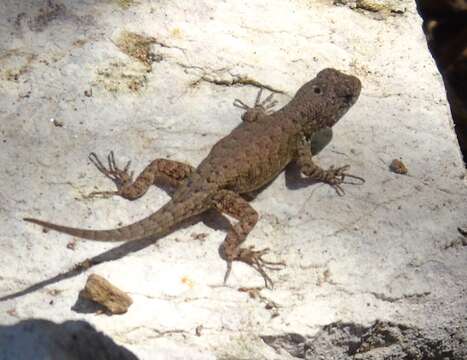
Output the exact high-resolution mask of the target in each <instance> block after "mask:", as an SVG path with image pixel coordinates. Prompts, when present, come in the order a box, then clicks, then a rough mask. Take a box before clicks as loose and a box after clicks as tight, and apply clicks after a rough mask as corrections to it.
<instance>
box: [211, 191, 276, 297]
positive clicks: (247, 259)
mask: <svg viewBox="0 0 467 360" xmlns="http://www.w3.org/2000/svg"><path fill="white" fill-rule="evenodd" d="M214 207H215V208H216V209H217V210H219V211H220V212H222V213H224V214H227V215H230V216H232V217H233V218H234V219H236V220H238V222H237V223H236V224H235V225H233V226H232V228H231V229H230V230H229V232H228V233H227V236H226V238H225V240H224V244H223V247H224V251H223V252H224V256H225V258H226V260H227V271H226V273H225V277H224V284H225V283H226V282H227V279H228V277H229V275H230V272H231V269H232V262H233V261H242V262H244V263H246V264H248V265H250V266H251V267H253V268H254V269H255V270H256V271H258V272H259V273H260V274H261V276H262V277H263V279H264V284H265V286H266V287H267V288H272V286H273V283H272V280H271V278H270V277H269V276H268V275H267V274H266V272H265V270H264V269H269V270H279V269H280V268H281V267H283V266H285V264H284V263H283V262H270V261H266V260H264V259H263V256H264V255H265V254H267V253H268V252H269V249H268V248H266V249H263V250H254V247H253V246H250V247H248V248H241V247H240V245H241V244H242V243H243V242H244V241H245V239H246V237H247V235H248V233H249V232H250V231H251V230H252V229H253V227H254V226H255V224H256V222H257V221H258V213H257V212H256V210H255V209H253V208H252V207H251V205H250V204H248V202H247V201H246V200H245V199H243V198H242V197H241V196H240V195H238V194H236V193H234V192H233V191H229V190H222V191H220V192H219V193H218V194H217V195H216V196H215V197H214Z"/></svg>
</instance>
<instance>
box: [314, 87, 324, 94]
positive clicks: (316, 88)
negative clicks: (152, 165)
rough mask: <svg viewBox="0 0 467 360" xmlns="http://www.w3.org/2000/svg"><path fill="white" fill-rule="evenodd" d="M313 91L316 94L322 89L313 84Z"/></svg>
mask: <svg viewBox="0 0 467 360" xmlns="http://www.w3.org/2000/svg"><path fill="white" fill-rule="evenodd" d="M313 92H314V93H315V94H317V95H321V93H322V90H321V88H320V87H319V86H314V87H313Z"/></svg>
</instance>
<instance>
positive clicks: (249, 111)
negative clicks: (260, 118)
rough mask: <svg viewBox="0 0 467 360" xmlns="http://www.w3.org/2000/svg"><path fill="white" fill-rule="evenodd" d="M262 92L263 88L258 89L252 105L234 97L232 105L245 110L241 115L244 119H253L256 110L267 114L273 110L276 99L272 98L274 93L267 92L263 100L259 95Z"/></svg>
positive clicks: (250, 120) (254, 118)
mask: <svg viewBox="0 0 467 360" xmlns="http://www.w3.org/2000/svg"><path fill="white" fill-rule="evenodd" d="M262 94H263V88H261V89H260V90H259V91H258V95H256V100H255V104H254V106H253V107H250V106H248V105H246V104H245V103H244V102H243V101H241V100H239V99H235V100H234V102H233V105H234V106H235V107H238V108H240V109H243V110H245V111H246V112H245V113H244V114H243V115H242V119H243V120H244V121H248V122H252V121H255V120H256V118H257V116H256V112H259V113H260V114H265V115H269V114H271V113H272V112H273V108H274V106H276V105H277V101H276V100H273V96H274V94H273V93H271V94H269V95H268V96H267V97H266V98H265V99H264V100H263V101H261V95H262Z"/></svg>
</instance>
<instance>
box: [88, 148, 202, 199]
mask: <svg viewBox="0 0 467 360" xmlns="http://www.w3.org/2000/svg"><path fill="white" fill-rule="evenodd" d="M89 160H90V161H91V162H92V163H93V164H94V165H95V166H96V167H97V169H98V170H99V171H100V172H101V173H103V174H104V175H105V176H106V177H108V178H109V179H111V180H112V181H113V182H114V183H115V185H116V186H117V190H116V191H95V192H92V193H91V194H89V196H91V197H92V196H103V197H110V196H113V195H119V196H121V197H123V198H125V199H128V200H134V199H137V198H139V197H141V196H143V195H144V194H145V193H146V191H147V190H148V189H149V187H150V186H151V185H158V184H160V183H161V182H163V183H167V184H168V185H170V186H171V187H173V188H177V187H178V186H179V185H180V183H181V182H182V181H183V180H184V179H186V178H187V177H188V176H189V175H190V174H191V173H192V172H193V171H194V168H193V167H192V166H191V165H187V164H184V163H181V162H178V161H174V160H167V159H156V160H154V161H152V162H151V163H150V164H149V165H148V166H146V168H145V169H144V170H143V171H142V172H141V173H140V174H139V175H138V176H137V178H136V179H135V181H133V172H129V168H130V163H131V162H130V161H128V163H127V164H126V165H125V167H124V168H123V169H120V168H119V167H118V166H117V164H116V162H115V156H114V153H113V151H111V152H110V153H109V155H108V156H107V162H108V168H106V167H105V166H104V164H102V162H101V161H100V160H99V158H98V157H97V155H96V154H95V153H91V154H89Z"/></svg>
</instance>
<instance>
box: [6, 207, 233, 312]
mask: <svg viewBox="0 0 467 360" xmlns="http://www.w3.org/2000/svg"><path fill="white" fill-rule="evenodd" d="M200 221H201V222H203V223H204V224H205V225H206V226H208V227H210V228H212V229H214V230H223V231H227V230H228V229H229V228H230V222H229V220H228V219H227V218H226V217H225V216H223V215H221V214H219V213H217V212H216V211H214V210H208V211H206V212H205V213H204V214H202V215H198V216H194V217H193V218H191V219H188V220H185V221H183V222H181V223H180V224H178V225H177V226H175V227H174V228H173V229H171V230H170V231H168V232H167V233H164V234H160V235H157V236H150V237H146V238H142V239H139V240H136V241H130V242H125V243H123V244H121V245H119V246H116V247H114V248H112V249H110V250H107V251H104V252H102V253H101V254H98V255H96V256H93V257H91V258H88V259H86V260H84V261H82V262H80V263H79V264H76V265H75V266H74V267H73V268H71V269H70V270H68V271H66V272H63V273H60V274H57V275H55V276H53V277H50V278H48V279H45V280H42V281H39V282H37V283H35V284H32V285H30V286H28V287H27V288H25V289H23V290H19V291H16V292H14V293H11V294H7V295H4V296H1V297H0V302H2V301H7V300H12V299H15V298H18V297H21V296H24V295H27V294H30V293H33V292H35V291H38V290H40V289H43V288H45V287H46V286H49V285H52V284H55V283H58V282H60V281H63V280H66V279H70V278H73V277H75V276H78V275H79V274H81V273H83V272H85V271H87V270H89V269H90V268H92V267H93V266H96V265H99V264H101V263H104V262H109V261H115V260H118V259H121V258H123V257H125V256H127V255H129V254H131V253H136V252H138V251H141V250H143V249H145V248H147V247H149V246H151V245H153V244H155V243H156V242H157V241H158V240H159V239H161V238H163V237H164V236H166V235H168V234H169V233H172V232H175V231H177V230H180V229H185V228H187V227H190V226H192V225H194V224H196V223H198V222H200ZM74 310H75V311H78V312H79V311H84V312H87V311H92V309H88V307H86V309H84V308H83V307H81V306H77V307H75V309H74Z"/></svg>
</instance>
